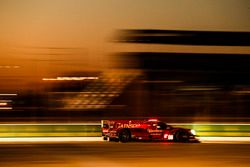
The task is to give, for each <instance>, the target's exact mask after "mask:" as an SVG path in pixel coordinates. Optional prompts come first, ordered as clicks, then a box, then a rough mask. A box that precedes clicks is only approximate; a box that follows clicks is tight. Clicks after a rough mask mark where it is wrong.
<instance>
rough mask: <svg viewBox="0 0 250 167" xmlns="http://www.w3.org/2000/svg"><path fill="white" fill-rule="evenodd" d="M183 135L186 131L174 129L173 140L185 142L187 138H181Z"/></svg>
mask: <svg viewBox="0 0 250 167" xmlns="http://www.w3.org/2000/svg"><path fill="white" fill-rule="evenodd" d="M183 136H187V134H186V132H184V131H176V132H175V134H174V141H175V142H186V141H188V138H187V137H186V138H183Z"/></svg>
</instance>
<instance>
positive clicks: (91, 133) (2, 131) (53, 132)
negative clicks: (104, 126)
mask: <svg viewBox="0 0 250 167" xmlns="http://www.w3.org/2000/svg"><path fill="white" fill-rule="evenodd" d="M95 136H101V126H100V124H91V123H90V124H1V125H0V137H95Z"/></svg>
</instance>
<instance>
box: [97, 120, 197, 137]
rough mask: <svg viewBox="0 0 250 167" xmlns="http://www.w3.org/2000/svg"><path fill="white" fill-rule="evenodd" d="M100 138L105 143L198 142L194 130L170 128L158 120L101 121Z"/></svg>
mask: <svg viewBox="0 0 250 167" xmlns="http://www.w3.org/2000/svg"><path fill="white" fill-rule="evenodd" d="M102 136H103V139H104V140H107V141H121V142H129V141H132V140H143V141H175V142H188V141H198V140H197V139H196V138H195V136H196V134H195V130H192V129H185V128H177V127H172V126H171V125H168V124H166V123H164V122H161V121H159V120H158V119H148V120H102Z"/></svg>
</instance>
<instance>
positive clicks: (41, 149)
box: [0, 141, 250, 167]
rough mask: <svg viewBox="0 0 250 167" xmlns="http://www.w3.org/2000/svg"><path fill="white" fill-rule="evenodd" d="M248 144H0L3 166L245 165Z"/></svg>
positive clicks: (227, 166) (247, 158) (97, 142)
mask: <svg viewBox="0 0 250 167" xmlns="http://www.w3.org/2000/svg"><path fill="white" fill-rule="evenodd" d="M249 158H250V144H249V143H169V142H131V143H119V142H104V141H84V142H83V141H82V142H64V143H56V142H54V143H8V144H7V143H5V144H0V166H1V167H2V166H7V167H31V166H36V167H57V166H60V167H85V166H86V167H99V166H102V167H156V166H160V167H161V166H171V167H181V166H185V167H189V166H190V167H191V166H192V167H197V166H204V167H214V166H222V167H224V166H226V167H236V166H237V167H238V166H240V167H249V164H250V159H249Z"/></svg>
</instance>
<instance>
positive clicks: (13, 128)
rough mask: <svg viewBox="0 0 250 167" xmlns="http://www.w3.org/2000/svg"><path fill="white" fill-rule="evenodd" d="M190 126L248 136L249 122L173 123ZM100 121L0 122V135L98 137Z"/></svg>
mask: <svg viewBox="0 0 250 167" xmlns="http://www.w3.org/2000/svg"><path fill="white" fill-rule="evenodd" d="M171 125H173V126H176V127H183V128H190V129H194V130H196V132H197V135H198V136H201V137H250V124H191V123H178V124H177V123H176V124H175V123H173V124H171ZM98 136H101V124H100V123H79V124H76V123H75V124H0V137H2V138H3V137H98Z"/></svg>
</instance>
